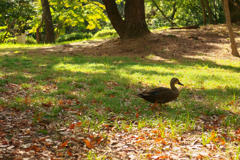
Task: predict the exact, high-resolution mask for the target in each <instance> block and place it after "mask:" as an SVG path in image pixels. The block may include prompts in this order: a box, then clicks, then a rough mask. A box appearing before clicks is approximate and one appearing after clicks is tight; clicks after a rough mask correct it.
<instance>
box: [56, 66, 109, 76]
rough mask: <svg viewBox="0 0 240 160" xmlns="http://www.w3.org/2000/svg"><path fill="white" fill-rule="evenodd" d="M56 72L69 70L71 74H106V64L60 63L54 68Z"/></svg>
mask: <svg viewBox="0 0 240 160" xmlns="http://www.w3.org/2000/svg"><path fill="white" fill-rule="evenodd" d="M53 69H54V70H57V71H61V70H68V71H71V72H82V73H93V74H94V73H106V69H104V64H101V63H90V64H89V63H85V64H67V63H66V64H64V63H59V64H57V65H55V66H54V67H53Z"/></svg>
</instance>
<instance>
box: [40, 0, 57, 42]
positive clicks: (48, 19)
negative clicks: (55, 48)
mask: <svg viewBox="0 0 240 160" xmlns="http://www.w3.org/2000/svg"><path fill="white" fill-rule="evenodd" d="M41 3H42V9H43V20H44V22H45V29H46V35H45V43H54V42H55V37H54V28H53V23H52V15H51V12H50V8H49V3H48V0H41Z"/></svg>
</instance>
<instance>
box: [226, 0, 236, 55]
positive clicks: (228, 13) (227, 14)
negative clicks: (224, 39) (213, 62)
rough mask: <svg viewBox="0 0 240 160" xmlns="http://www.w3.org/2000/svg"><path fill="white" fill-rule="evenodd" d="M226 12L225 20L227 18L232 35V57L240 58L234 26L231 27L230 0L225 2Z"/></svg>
mask: <svg viewBox="0 0 240 160" xmlns="http://www.w3.org/2000/svg"><path fill="white" fill-rule="evenodd" d="M224 12H225V18H226V22H227V28H228V31H229V35H230V41H231V48H232V55H233V56H236V57H239V53H238V50H237V46H236V43H235V39H234V35H233V30H232V26H231V18H230V11H229V6H228V0H224Z"/></svg>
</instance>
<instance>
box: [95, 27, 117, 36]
mask: <svg viewBox="0 0 240 160" xmlns="http://www.w3.org/2000/svg"><path fill="white" fill-rule="evenodd" d="M116 36H118V34H117V32H116V31H115V29H103V30H101V31H98V32H97V33H95V35H94V37H116Z"/></svg>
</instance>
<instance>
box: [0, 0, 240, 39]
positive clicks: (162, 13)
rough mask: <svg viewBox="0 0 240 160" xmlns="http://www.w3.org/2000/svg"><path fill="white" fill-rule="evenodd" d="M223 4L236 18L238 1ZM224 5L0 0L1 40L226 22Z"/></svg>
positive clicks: (206, 1)
mask: <svg viewBox="0 0 240 160" xmlns="http://www.w3.org/2000/svg"><path fill="white" fill-rule="evenodd" d="M228 4H229V7H228V8H229V10H230V18H231V21H232V22H237V21H239V17H240V12H239V11H240V9H239V8H240V7H239V5H240V2H239V1H238V0H229V1H228ZM223 6H224V0H221V1H220V0H169V1H158V0H126V1H124V0H115V1H114V0H111V1H110V0H77V1H76V0H67V1H60V0H41V1H37V0H31V1H30V0H16V1H7V0H2V1H1V2H0V12H1V14H0V31H1V32H0V40H1V42H4V41H5V38H7V37H9V36H10V37H11V36H12V37H13V36H16V35H17V34H21V33H28V36H31V37H33V38H34V39H37V42H38V43H40V42H41V43H53V42H55V41H58V39H59V38H61V36H62V35H65V34H70V33H73V32H87V33H92V34H95V33H96V32H97V31H99V30H100V29H102V28H104V29H107V30H109V29H115V30H116V32H117V33H118V35H119V36H120V38H123V39H124V38H132V37H141V36H143V35H145V34H147V33H150V31H149V29H158V28H160V27H168V26H174V25H176V26H180V27H181V26H187V25H195V24H200V25H206V24H217V23H225V17H224V10H223ZM145 17H146V18H145ZM80 37H81V36H80Z"/></svg>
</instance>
